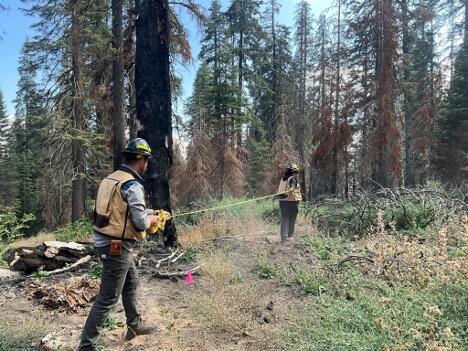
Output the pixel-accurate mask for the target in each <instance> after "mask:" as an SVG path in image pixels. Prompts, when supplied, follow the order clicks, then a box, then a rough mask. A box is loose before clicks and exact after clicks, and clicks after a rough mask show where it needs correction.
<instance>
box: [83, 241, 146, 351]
mask: <svg viewBox="0 0 468 351" xmlns="http://www.w3.org/2000/svg"><path fill="white" fill-rule="evenodd" d="M96 253H97V254H98V255H99V258H100V260H101V262H102V275H101V287H100V290H99V294H98V296H97V297H96V301H94V304H93V307H92V308H91V311H90V312H89V315H88V319H87V320H86V324H85V326H84V329H83V333H82V334H81V342H80V347H79V350H93V349H94V348H95V347H96V343H97V339H98V336H99V330H100V329H101V328H102V326H103V325H104V323H105V322H106V320H107V317H108V316H109V314H110V312H111V310H112V308H113V307H114V306H115V304H116V303H117V301H118V299H119V296H120V294H122V304H123V307H124V309H125V316H126V317H127V325H129V326H131V327H136V326H137V325H138V323H139V322H140V319H141V317H140V314H139V313H138V309H137V305H136V292H137V286H138V272H137V269H136V267H135V262H134V261H133V256H132V254H131V252H129V251H127V250H124V249H123V248H122V254H121V255H120V256H110V255H109V246H105V247H97V248H96Z"/></svg>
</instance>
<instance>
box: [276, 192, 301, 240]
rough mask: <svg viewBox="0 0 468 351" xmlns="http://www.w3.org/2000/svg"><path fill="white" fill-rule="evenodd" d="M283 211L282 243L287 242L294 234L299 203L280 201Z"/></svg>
mask: <svg viewBox="0 0 468 351" xmlns="http://www.w3.org/2000/svg"><path fill="white" fill-rule="evenodd" d="M279 203H280V210H281V241H285V240H286V239H287V238H290V237H292V236H293V234H294V225H295V224H296V218H297V213H298V212H299V202H298V201H280V202H279Z"/></svg>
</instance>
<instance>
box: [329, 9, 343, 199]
mask: <svg viewBox="0 0 468 351" xmlns="http://www.w3.org/2000/svg"><path fill="white" fill-rule="evenodd" d="M337 30H338V41H337V48H336V86H335V113H334V114H335V118H334V123H333V152H332V173H331V180H330V191H331V193H332V194H333V195H336V183H337V181H338V180H337V179H338V128H339V126H338V123H339V117H340V116H339V114H340V110H339V109H340V64H341V60H340V50H341V0H338V29H337Z"/></svg>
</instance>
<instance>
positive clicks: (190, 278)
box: [185, 272, 194, 285]
mask: <svg viewBox="0 0 468 351" xmlns="http://www.w3.org/2000/svg"><path fill="white" fill-rule="evenodd" d="M193 283H194V280H193V275H192V272H188V273H187V275H186V276H185V284H186V285H190V284H193Z"/></svg>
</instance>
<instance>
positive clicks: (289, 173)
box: [278, 163, 302, 242]
mask: <svg viewBox="0 0 468 351" xmlns="http://www.w3.org/2000/svg"><path fill="white" fill-rule="evenodd" d="M298 175H299V167H298V166H297V164H295V163H291V164H290V165H289V166H288V168H287V169H286V171H285V172H284V174H283V177H282V178H281V180H280V184H279V187H278V194H279V201H280V211H281V242H285V241H286V240H287V239H288V238H290V237H292V236H293V235H294V226H295V224H296V218H297V214H298V212H299V202H300V201H302V194H301V186H300V184H299V181H298V179H297V178H298Z"/></svg>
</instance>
